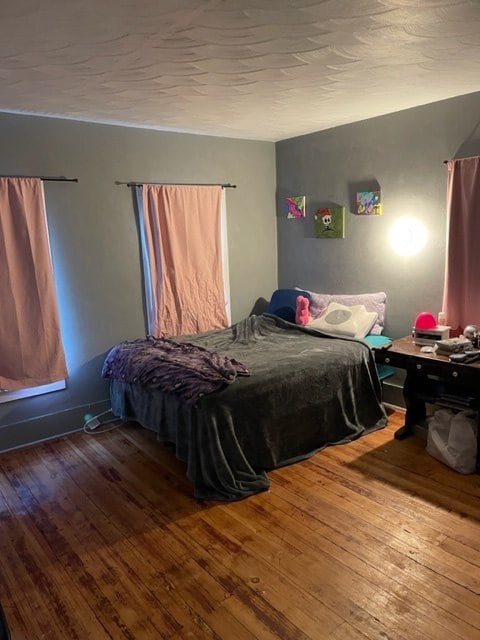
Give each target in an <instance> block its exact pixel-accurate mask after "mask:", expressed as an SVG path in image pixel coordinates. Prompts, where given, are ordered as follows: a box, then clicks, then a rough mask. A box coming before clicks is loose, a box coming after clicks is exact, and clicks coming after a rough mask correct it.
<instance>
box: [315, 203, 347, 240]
mask: <svg viewBox="0 0 480 640" xmlns="http://www.w3.org/2000/svg"><path fill="white" fill-rule="evenodd" d="M315 237H316V238H345V207H324V208H323V209H318V210H317V213H316V214H315Z"/></svg>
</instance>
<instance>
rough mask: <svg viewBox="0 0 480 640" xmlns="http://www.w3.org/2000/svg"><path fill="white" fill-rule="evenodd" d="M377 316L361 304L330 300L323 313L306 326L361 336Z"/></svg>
mask: <svg viewBox="0 0 480 640" xmlns="http://www.w3.org/2000/svg"><path fill="white" fill-rule="evenodd" d="M377 318H378V314H377V313H376V312H375V311H367V310H366V309H365V306H364V305H363V304H357V305H353V306H351V307H346V306H345V305H343V304H339V303H338V302H331V303H330V304H329V305H328V307H327V310H326V311H325V313H323V314H322V315H321V316H320V317H319V318H315V319H314V320H312V321H311V322H309V323H308V324H307V327H311V328H312V329H320V330H321V331H326V332H327V333H334V334H339V335H342V336H348V337H350V338H363V337H365V336H366V335H367V333H369V332H370V330H371V328H372V327H373V325H374V324H375V322H376V321H377Z"/></svg>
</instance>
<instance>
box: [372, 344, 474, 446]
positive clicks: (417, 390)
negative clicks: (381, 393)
mask: <svg viewBox="0 0 480 640" xmlns="http://www.w3.org/2000/svg"><path fill="white" fill-rule="evenodd" d="M420 349H421V347H420V346H418V345H416V344H415V342H414V340H413V338H412V337H411V336H406V337H405V338H399V339H398V340H394V341H393V342H392V346H391V347H390V348H389V349H375V360H376V362H377V363H379V364H388V365H390V366H392V367H397V368H399V369H405V371H406V373H407V375H406V378H405V382H404V384H403V397H404V399H405V407H406V413H405V424H404V426H403V427H400V429H398V430H397V431H396V432H395V438H397V439H399V440H402V439H403V438H406V437H407V436H409V435H411V433H412V432H413V427H414V425H416V424H419V423H421V422H422V421H423V420H425V418H426V416H427V412H426V406H425V405H426V403H431V404H436V405H440V406H444V407H449V408H451V409H459V410H460V409H478V408H479V406H480V361H477V362H474V363H472V364H457V363H453V362H450V360H449V359H448V356H442V355H436V354H435V353H424V352H422V351H420Z"/></svg>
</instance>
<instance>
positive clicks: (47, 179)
mask: <svg viewBox="0 0 480 640" xmlns="http://www.w3.org/2000/svg"><path fill="white" fill-rule="evenodd" d="M0 178H39V179H40V180H43V181H44V182H78V178H65V176H57V177H50V176H0Z"/></svg>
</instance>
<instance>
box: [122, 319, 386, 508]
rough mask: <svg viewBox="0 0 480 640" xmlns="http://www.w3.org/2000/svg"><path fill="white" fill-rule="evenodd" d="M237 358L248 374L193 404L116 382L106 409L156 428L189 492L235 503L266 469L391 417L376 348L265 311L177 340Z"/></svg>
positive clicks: (264, 481)
mask: <svg viewBox="0 0 480 640" xmlns="http://www.w3.org/2000/svg"><path fill="white" fill-rule="evenodd" d="M181 340H184V341H186V342H190V343H194V344H197V345H199V346H202V347H204V348H206V349H208V350H211V351H215V352H217V353H219V354H222V355H225V356H227V357H229V358H234V359H235V360H236V361H238V362H242V363H243V364H244V365H245V366H246V367H247V369H248V370H249V371H250V374H251V375H250V376H249V377H238V378H237V379H236V381H235V383H234V384H232V385H228V386H227V387H225V388H223V389H221V390H220V391H217V392H215V393H212V394H209V395H205V396H204V397H202V398H201V399H200V400H199V401H198V403H197V404H196V405H194V406H192V405H191V404H188V403H187V404H186V403H185V402H182V400H181V398H179V397H178V396H176V395H175V394H172V393H165V392H162V391H158V390H151V389H146V388H145V387H144V386H142V385H139V384H135V383H126V382H121V381H118V380H113V381H112V383H111V400H112V409H113V411H114V413H115V414H116V415H120V416H122V417H123V418H124V419H133V420H136V421H138V422H139V423H140V424H142V425H143V426H145V427H147V428H150V429H153V430H155V431H156V432H157V434H158V438H159V439H160V440H161V441H163V442H171V443H173V444H174V446H175V451H176V455H177V457H178V458H179V459H181V460H183V461H184V462H185V463H186V465H187V476H188V477H189V479H190V480H191V481H192V483H193V485H194V491H195V495H196V496H197V497H198V498H203V499H217V500H235V499H239V498H243V497H246V496H248V495H252V494H254V493H258V492H259V491H262V490H265V489H267V488H268V487H269V484H270V483H269V480H268V477H267V475H266V473H265V472H266V471H268V470H269V469H274V468H276V467H279V466H282V465H286V464H290V463H293V462H296V461H298V460H302V459H305V458H307V457H309V456H311V455H313V454H314V453H316V452H317V451H319V450H321V449H322V448H324V447H326V446H328V445H332V444H338V443H342V442H348V441H350V440H353V439H354V438H358V437H359V436H361V435H363V434H365V433H368V432H369V431H372V430H374V429H378V428H381V427H383V426H385V424H386V422H387V420H386V415H385V411H384V408H383V405H382V403H381V387H380V381H379V379H378V375H377V370H376V367H375V361H374V357H373V352H372V351H371V349H370V347H369V346H368V345H367V344H366V343H365V342H363V341H361V340H354V339H347V338H337V337H333V336H328V335H326V334H323V333H321V332H320V331H318V330H315V329H308V328H306V327H300V326H298V325H295V324H292V323H290V322H286V321H283V320H281V319H279V318H276V317H274V316H269V315H266V314H264V315H262V316H251V317H249V318H246V319H244V320H243V321H241V322H239V323H237V324H235V325H233V326H232V327H230V328H228V329H225V330H221V331H211V332H208V333H204V334H200V335H198V336H185V337H184V338H181Z"/></svg>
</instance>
